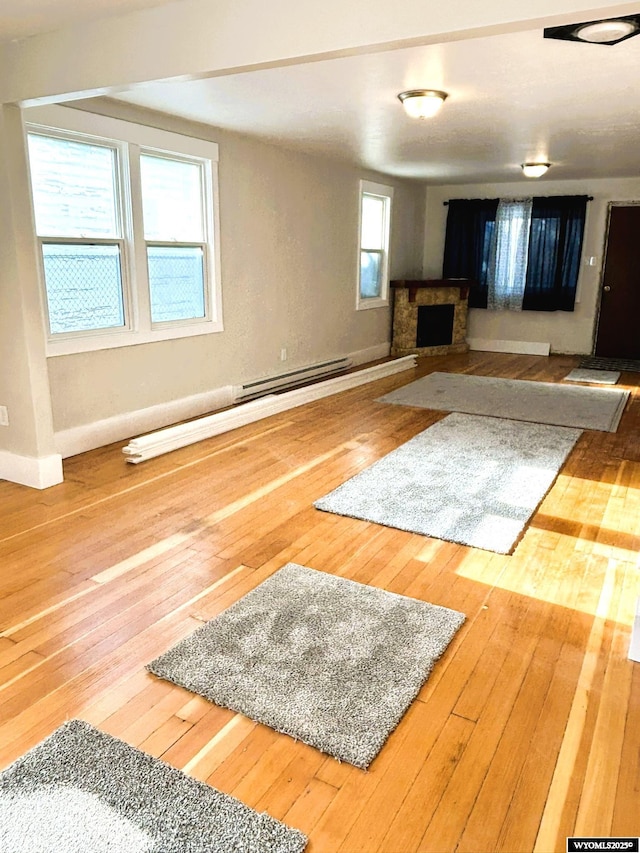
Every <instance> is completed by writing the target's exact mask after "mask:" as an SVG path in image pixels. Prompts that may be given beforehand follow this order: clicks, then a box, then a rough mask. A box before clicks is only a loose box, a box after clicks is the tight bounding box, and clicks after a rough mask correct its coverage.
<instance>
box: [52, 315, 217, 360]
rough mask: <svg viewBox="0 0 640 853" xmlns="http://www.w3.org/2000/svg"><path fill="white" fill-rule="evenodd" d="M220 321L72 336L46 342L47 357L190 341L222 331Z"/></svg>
mask: <svg viewBox="0 0 640 853" xmlns="http://www.w3.org/2000/svg"><path fill="white" fill-rule="evenodd" d="M222 331H223V326H222V321H218V322H213V321H207V322H204V323H203V322H199V323H193V324H191V325H186V324H184V325H180V326H174V327H173V328H168V327H166V326H165V327H164V328H162V329H149V330H145V331H137V332H132V331H130V330H128V329H127V330H124V331H120V330H118V331H114V332H106V333H104V334H87V335H74V336H73V337H68V338H60V337H55V338H49V340H48V341H47V358H54V357H56V356H59V355H75V354H78V353H83V352H95V351H96V350H104V349H116V348H118V347H131V346H138V345H139V344H150V343H157V342H159V341H172V340H177V339H178V338H192V337H195V336H197V335H212V334H216V333H217V332H222Z"/></svg>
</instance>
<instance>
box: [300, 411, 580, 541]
mask: <svg viewBox="0 0 640 853" xmlns="http://www.w3.org/2000/svg"><path fill="white" fill-rule="evenodd" d="M580 435H581V431H580V430H577V429H569V428H567V427H556V426H550V425H548V424H532V423H526V422H524V421H510V420H504V419H502V418H488V417H481V416H478V415H462V414H458V413H454V414H451V415H448V416H447V417H446V418H444V419H443V420H441V421H439V422H438V423H436V424H433V426H430V427H429V428H428V429H426V430H424V431H423V432H421V433H419V434H418V435H417V436H415V437H414V438H412V439H411V440H410V441H408V442H406V444H403V445H401V446H400V447H398V448H397V449H396V450H393V451H392V452H391V453H389V454H387V455H386V456H384V457H383V458H382V459H380V460H378V461H377V462H375V463H374V464H373V465H371V466H370V467H368V468H366V469H365V470H364V471H361V472H360V473H359V474H356V476H355V477H352V478H351V479H350V480H347V482H346V483H343V485H341V486H338V488H337V489H335V490H334V491H332V492H331V493H330V494H328V495H326V496H325V497H323V498H321V499H320V500H317V501H316V502H315V503H314V506H315V507H316V508H317V509H322V510H325V511H326V512H335V513H338V514H339V515H348V516H351V517H353V518H362V519H365V520H367V521H374V522H376V523H377V524H384V525H387V526H388V527H397V528H399V529H400V530H409V531H411V532H412V533H422V534H424V535H425V536H433V537H435V538H437V539H446V540H448V541H450V542H459V543H461V544H463V545H472V546H473V547H475V548H484V549H485V550H488V551H495V552H497V553H499V554H508V553H510V552H511V550H512V548H513V546H514V545H515V543H516V542H517V540H518V538H519V537H520V535H521V533H522V531H523V529H524V527H525V525H526V524H527V522H528V520H529V518H530V517H531V515H533V513H534V512H535V510H536V508H537V506H538V504H539V503H540V502H541V500H542V499H543V497H544V496H545V494H546V493H547V491H548V490H549V489H550V488H551V486H552V484H553V482H554V480H555V478H556V476H557V474H558V472H559V470H560V468H561V466H562V464H563V462H564V461H565V459H566V458H567V456H568V455H569V453H570V452H571V450H572V448H573V446H574V444H575V443H576V441H577V440H578V438H579V437H580Z"/></svg>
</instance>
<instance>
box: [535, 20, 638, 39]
mask: <svg viewBox="0 0 640 853" xmlns="http://www.w3.org/2000/svg"><path fill="white" fill-rule="evenodd" d="M639 33H640V15H625V16H623V17H621V18H607V19H605V20H602V21H583V23H581V24H565V25H564V26H562V27H547V28H546V29H545V31H544V37H545V38H549V39H564V40H565V41H584V42H588V43H589V44H609V45H613V44H618V42H621V41H624V40H625V39H628V38H631V37H632V36H637V35H638V34H639Z"/></svg>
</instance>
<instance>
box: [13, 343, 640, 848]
mask: <svg viewBox="0 0 640 853" xmlns="http://www.w3.org/2000/svg"><path fill="white" fill-rule="evenodd" d="M576 364H577V359H576V358H572V357H568V356H552V357H550V358H541V357H534V356H515V355H498V354H489V353H470V354H468V355H461V356H451V357H447V358H433V359H422V360H421V362H420V365H419V367H418V368H417V370H416V371H413V372H405V373H402V374H398V375H395V376H391V377H387V378H385V379H381V380H378V381H377V382H375V383H372V384H369V385H364V386H361V387H359V388H356V389H353V390H350V391H347V392H343V393H342V394H339V395H337V396H334V397H329V398H325V399H323V400H319V401H317V402H315V403H310V404H307V405H305V406H304V407H301V408H298V409H292V410H290V411H287V412H285V413H282V414H280V415H276V416H274V417H271V418H269V419H267V420H264V421H261V422H258V423H254V424H251V425H249V426H246V427H243V428H241V429H238V430H236V431H234V432H231V433H227V434H225V435H220V436H217V437H215V438H212V439H209V440H207V441H203V442H201V443H199V444H196V445H192V446H191V447H187V448H183V449H181V450H178V451H175V452H173V453H171V454H168V455H166V456H162V457H159V458H158V459H155V460H151V461H149V462H145V463H143V464H141V465H139V466H131V465H127V464H125V462H124V460H123V457H122V455H121V452H120V450H121V446H122V444H123V443H124V442H122V443H120V444H118V445H113V446H110V447H106V448H102V449H100V450H96V451H93V452H90V453H85V454H82V455H81V456H77V457H75V458H73V459H69V460H67V461H66V462H65V476H66V480H65V482H64V483H63V484H61V485H60V486H56V487H54V488H52V489H49V490H46V491H44V492H37V491H34V490H30V489H26V488H22V487H20V486H16V485H13V484H10V483H6V482H0V512H1V516H0V517H1V519H2V520H1V521H0V560H1V565H2V572H1V574H0V767H5V766H6V765H7V764H8V763H9V762H11V761H12V760H14V759H15V758H17V757H18V756H19V755H21V754H22V753H24V752H25V751H26V750H27V749H29V748H30V747H31V746H33V745H34V744H35V743H37V742H38V741H40V740H41V739H42V738H43V737H45V736H46V735H48V734H49V733H50V732H51V731H53V729H55V728H56V727H57V726H58V725H60V724H61V723H62V722H63V721H64V720H65V719H68V718H71V717H79V718H82V719H84V720H87V721H89V722H90V723H92V724H94V725H95V726H98V727H99V728H101V729H103V730H104V731H106V732H110V733H111V734H113V735H116V736H118V737H120V738H122V739H124V740H125V741H127V742H128V743H130V744H132V745H134V746H138V747H140V748H142V749H144V750H146V751H147V752H149V753H151V754H153V755H156V756H159V757H162V758H163V759H164V760H165V761H168V762H169V763H171V764H173V765H175V766H176V767H179V768H182V769H184V770H185V771H186V772H187V773H190V774H191V775H193V776H194V777H196V778H198V779H202V780H206V781H207V782H209V783H210V784H212V785H214V786H215V787H217V788H219V789H220V790H222V791H225V792H227V793H230V794H233V795H234V796H236V797H238V798H239V799H241V800H243V801H244V802H245V803H247V804H248V805H250V806H252V807H254V808H257V809H259V810H266V811H268V812H269V813H270V814H271V815H273V816H274V817H277V818H279V819H281V820H283V821H285V822H286V823H288V824H289V825H291V826H295V827H297V828H299V829H301V830H302V831H304V832H305V833H307V834H308V836H309V839H310V842H309V846H308V848H307V850H308V853H414V851H442V853H446V851H454V850H455V851H460V853H472V851H473V853H475V851H478V852H480V851H482V853H485V851H509V853H517V851H527V853H528V852H529V851H539V853H551V851H563V850H565V844H566V837H567V836H569V835H597V836H612V835H631V836H637V835H639V834H640V817H639V816H638V795H639V793H640V668H639V665H637V664H633V663H631V662H630V661H628V660H627V651H628V646H629V638H630V633H631V625H632V622H633V618H634V611H635V602H636V598H637V596H638V595H639V594H640V583H639V577H638V553H639V551H640V441H639V439H640V390H639V388H638V384H637V383H640V374H632V373H624V374H623V375H622V378H621V382H620V383H619V387H627V388H629V390H630V391H631V392H632V397H631V399H630V401H629V404H628V405H627V408H626V411H625V414H624V415H623V418H622V421H621V424H620V427H619V430H618V432H617V433H615V434H610V433H600V432H591V431H585V432H584V434H583V435H582V437H581V438H580V440H579V442H578V444H577V446H576V448H575V449H574V451H573V453H572V454H571V456H570V457H569V459H568V461H567V463H566V465H565V466H564V468H563V470H562V471H561V473H560V475H559V477H558V479H557V481H556V483H555V485H554V486H553V488H552V489H551V491H550V492H549V493H548V495H547V497H546V498H545V499H544V501H543V503H542V504H541V505H540V507H539V509H538V512H537V513H536V514H535V516H534V517H533V518H532V520H531V523H530V525H529V527H528V529H527V530H526V533H525V535H524V537H523V538H522V539H521V541H520V543H519V544H518V546H517V548H516V550H515V551H514V553H513V554H512V555H511V556H503V555H498V554H493V553H490V552H487V551H481V550H476V549H473V548H469V547H465V546H460V545H455V544H452V543H449V542H443V541H440V540H436V539H430V538H427V537H423V536H419V535H416V534H409V533H405V532H403V531H399V530H394V529H391V528H385V527H381V526H377V525H375V524H370V523H367V522H363V521H358V520H354V519H349V518H343V517H340V516H336V515H331V514H329V513H324V512H320V511H318V510H315V509H314V508H313V507H312V502H313V500H314V499H316V498H317V497H320V496H322V495H324V494H326V493H327V492H328V491H329V490H331V489H332V488H334V487H336V486H337V485H338V484H340V483H341V482H343V481H344V480H345V479H346V478H347V477H349V476H351V475H352V474H354V473H356V472H357V471H359V470H361V469H362V468H364V467H366V466H367V465H369V464H371V463H372V462H374V461H375V460H376V459H378V458H379V457H381V456H382V455H384V454H385V453H387V452H389V451H390V450H392V449H394V448H395V447H397V446H398V445H400V444H401V443H403V442H404V441H407V440H408V439H409V438H411V437H412V436H414V435H415V434H417V433H418V432H420V431H421V430H423V429H425V428H426V427H428V426H429V425H430V424H432V423H434V422H435V421H437V420H439V419H440V418H442V417H443V416H444V415H443V413H438V412H433V411H427V410H417V409H410V408H406V407H402V406H390V405H384V404H380V403H377V402H375V400H376V398H377V397H379V396H380V395H382V394H384V393H386V392H388V391H390V390H392V389H393V388H396V387H399V386H400V385H403V384H406V383H407V382H409V381H411V380H412V379H413V378H416V377H417V376H419V375H423V374H425V373H429V372H431V371H432V370H449V371H461V372H469V373H477V374H481V375H493V376H503V377H507V378H526V379H534V380H544V381H560V380H561V379H562V377H563V376H564V375H566V373H568V372H569V370H570V369H571V368H572V367H574V366H575V365H576ZM291 560H293V561H295V562H298V563H301V564H303V565H307V566H310V567H312V568H315V569H320V570H322V571H326V572H332V573H335V574H338V575H342V576H344V577H347V578H351V579H353V580H357V581H360V582H364V583H369V584H373V585H375V586H380V587H383V588H385V589H388V590H391V591H393V592H397V593H401V594H404V595H409V596H413V597H416V598H421V599H425V600H428V601H431V602H434V603H436V604H441V605H444V606H447V607H452V608H455V609H457V610H461V611H463V612H464V613H465V614H466V615H467V622H466V623H465V625H464V626H463V628H462V629H461V630H460V632H459V633H458V635H457V636H456V638H455V640H454V641H453V643H452V644H451V646H450V647H449V649H448V651H447V653H446V655H445V656H444V657H443V658H442V659H441V660H440V661H439V662H438V664H437V665H436V667H435V669H434V672H433V674H432V676H431V678H430V679H429V681H428V682H427V683H426V685H425V686H424V687H423V689H422V690H421V692H420V694H419V696H418V698H417V699H416V701H415V702H414V703H413V704H412V705H411V707H410V709H409V710H408V712H407V714H406V715H405V717H404V718H403V720H402V721H401V723H400V724H399V726H398V727H397V729H396V730H395V731H394V732H393V734H392V735H391V737H390V738H389V740H388V742H387V743H386V745H385V746H384V747H383V749H382V751H381V752H380V754H379V755H378V757H377V758H376V759H375V761H374V762H373V764H372V765H371V767H370V769H369V770H368V771H366V772H365V771H362V770H358V769H356V768H354V767H351V766H350V765H347V764H340V763H338V762H337V761H336V760H334V759H333V758H330V757H327V756H325V755H323V754H321V753H320V752H318V751H317V750H315V749H313V748H311V747H309V746H306V745H305V744H303V743H299V742H295V741H293V740H292V739H291V738H289V737H287V736H285V735H282V734H278V733H277V732H274V731H272V730H270V729H268V728H266V727H265V726H262V725H259V724H256V723H254V722H252V721H251V720H248V719H246V718H244V717H242V716H241V715H238V714H234V713H233V712H232V711H229V710H226V709H222V708H218V707H215V706H213V705H211V704H209V703H208V702H206V701H205V700H203V699H201V698H199V697H194V696H193V695H192V694H190V693H188V692H187V691H186V690H183V689H182V688H179V687H175V686H173V685H171V684H169V683H166V682H163V681H160V680H159V679H157V678H155V677H153V676H151V675H149V674H148V673H147V672H146V671H145V669H144V667H145V664H146V663H148V662H149V661H150V660H151V659H152V658H153V657H155V656H156V655H158V654H160V653H161V652H163V651H165V650H166V649H167V648H168V647H169V646H170V645H172V644H173V643H174V642H175V641H177V640H178V639H180V638H182V637H184V636H185V635H187V634H189V633H190V632H192V631H193V630H194V629H195V628H196V627H197V626H198V625H200V624H201V622H202V620H206V619H209V618H211V617H212V616H214V615H215V614H217V613H219V612H220V611H221V610H223V609H224V608H226V607H227V606H229V605H230V604H231V603H233V602H234V601H236V600H237V599H238V598H239V597H240V596H242V595H243V594H245V593H246V592H247V591H249V590H250V589H252V588H253V587H255V586H256V585H257V584H258V583H260V582H261V581H262V580H264V579H265V578H266V577H268V576H269V575H270V574H271V573H272V572H274V571H275V570H276V569H278V568H280V567H281V566H283V565H284V564H285V563H286V562H288V561H291Z"/></svg>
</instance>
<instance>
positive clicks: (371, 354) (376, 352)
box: [347, 341, 391, 365]
mask: <svg viewBox="0 0 640 853" xmlns="http://www.w3.org/2000/svg"><path fill="white" fill-rule="evenodd" d="M390 352H391V342H390V341H387V343H386V344H376V345H375V346H373V347H367V349H359V350H356V351H355V352H350V353H347V358H350V359H351V361H352V362H353V364H354V365H356V364H368V363H369V362H370V361H377V360H378V359H379V358H386V357H387V356H388V355H389V353H390Z"/></svg>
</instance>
